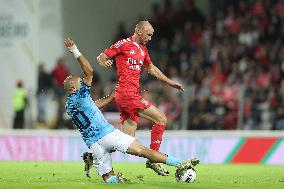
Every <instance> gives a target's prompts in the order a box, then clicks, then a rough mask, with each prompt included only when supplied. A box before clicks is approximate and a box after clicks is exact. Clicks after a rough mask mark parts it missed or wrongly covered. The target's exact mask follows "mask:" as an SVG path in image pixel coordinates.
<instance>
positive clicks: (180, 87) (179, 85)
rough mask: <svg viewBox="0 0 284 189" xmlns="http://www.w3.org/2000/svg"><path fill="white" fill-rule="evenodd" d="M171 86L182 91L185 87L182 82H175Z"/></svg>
mask: <svg viewBox="0 0 284 189" xmlns="http://www.w3.org/2000/svg"><path fill="white" fill-rule="evenodd" d="M171 86H172V87H173V88H176V89H178V90H180V91H184V88H183V86H182V84H180V83H177V82H174V83H173V84H172V85H171Z"/></svg>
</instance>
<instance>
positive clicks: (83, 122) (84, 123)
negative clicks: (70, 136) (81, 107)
mask: <svg viewBox="0 0 284 189" xmlns="http://www.w3.org/2000/svg"><path fill="white" fill-rule="evenodd" d="M73 119H74V123H75V125H76V126H77V127H78V128H79V129H80V130H82V129H84V130H85V129H87V128H88V127H89V126H90V125H91V122H90V120H89V118H88V117H87V116H86V114H85V113H84V112H83V111H78V112H76V113H75V114H74V115H73Z"/></svg>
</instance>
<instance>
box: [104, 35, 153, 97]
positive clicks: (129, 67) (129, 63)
mask: <svg viewBox="0 0 284 189" xmlns="http://www.w3.org/2000/svg"><path fill="white" fill-rule="evenodd" d="M104 53H105V54H106V55H107V56H108V57H109V58H113V57H115V62H116V67H117V75H118V84H117V87H116V91H117V92H120V93H129V92H130V93H133V92H134V93H139V80H140V75H141V71H142V67H143V65H148V64H151V63H152V62H151V59H150V56H149V53H148V49H147V47H146V46H145V45H141V44H138V43H136V42H134V41H133V40H132V37H129V38H127V39H123V40H120V41H118V42H116V43H115V44H114V45H112V46H111V47H110V48H108V49H106V50H105V51H104Z"/></svg>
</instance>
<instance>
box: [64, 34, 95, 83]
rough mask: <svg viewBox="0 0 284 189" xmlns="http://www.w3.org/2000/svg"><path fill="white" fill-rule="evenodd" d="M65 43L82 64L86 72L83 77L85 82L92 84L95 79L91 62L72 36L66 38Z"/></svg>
mask: <svg viewBox="0 0 284 189" xmlns="http://www.w3.org/2000/svg"><path fill="white" fill-rule="evenodd" d="M64 44H65V46H66V47H67V48H68V50H69V51H70V52H72V53H73V54H74V56H75V58H76V59H77V60H78V62H79V63H80V66H81V68H82V70H83V73H84V78H83V79H84V82H85V83H86V84H87V85H89V86H91V84H92V79H93V68H92V66H91V64H90V63H89V61H88V60H87V59H86V58H85V57H84V56H83V55H82V54H81V53H80V51H79V50H78V48H77V46H76V44H75V43H74V41H73V40H72V39H70V38H67V39H65V40H64Z"/></svg>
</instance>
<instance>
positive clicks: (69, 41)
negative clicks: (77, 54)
mask: <svg viewBox="0 0 284 189" xmlns="http://www.w3.org/2000/svg"><path fill="white" fill-rule="evenodd" d="M64 44H65V46H66V47H72V46H73V45H74V44H75V43H74V41H73V40H72V39H70V38H67V39H65V40H64Z"/></svg>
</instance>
